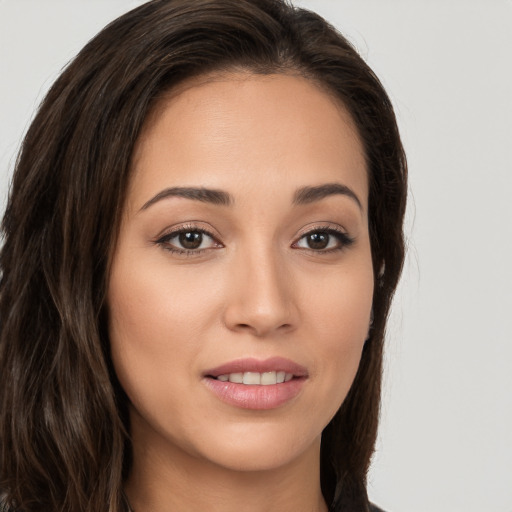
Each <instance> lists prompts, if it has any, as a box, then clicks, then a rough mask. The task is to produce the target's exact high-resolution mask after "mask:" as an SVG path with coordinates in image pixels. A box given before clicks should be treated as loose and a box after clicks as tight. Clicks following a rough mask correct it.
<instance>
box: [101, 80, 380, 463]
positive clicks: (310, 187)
mask: <svg viewBox="0 0 512 512" xmlns="http://www.w3.org/2000/svg"><path fill="white" fill-rule="evenodd" d="M367 198H368V182H367V172H366V168H365V161H364V155H363V150H362V146H361V143H360V141H359V139H358V136H357V132H356V129H355V127H354V124H353V122H352V120H351V119H350V117H349V115H348V114H347V112H346V111H345V110H344V108H343V107H342V106H341V105H340V104H339V103H338V102H337V101H336V100H335V99H333V98H332V97H331V96H329V95H328V94H327V93H326V92H324V91H323V90H321V89H320V88H318V87H317V86H316V85H315V84H313V83H312V82H310V81H308V80H306V79H304V78H301V77H297V76H287V75H270V76H254V75H249V74H246V75H242V74H233V75H229V76H227V75H224V76H217V77H210V78H209V79H205V80H203V81H199V80H196V81H194V82H190V83H188V84H186V86H182V87H181V88H180V89H178V90H175V91H174V92H173V93H172V94H170V95H169V96H168V97H167V98H166V99H165V100H162V101H161V103H160V105H159V107H158V108H157V109H156V110H155V111H154V112H153V113H152V115H151V116H150V118H149V119H148V121H147V123H146V126H145V129H144V131H143V134H142V136H141V138H140V140H139V142H138V145H137V147H136V151H135V155H134V169H133V175H132V179H131V183H130V187H129V191H128V196H127V199H126V204H125V208H124V214H123V220H122V224H121V228H120V234H119V239H118V243H117V246H116V248H115V253H114V258H113V266H112V271H111V275H110V282H109V291H108V306H109V322H110V323H109V329H110V341H111V351H112V358H113V362H114V366H115V369H116V372H117V375H118V378H119V381H120V383H121V385H122V386H123V388H124V390H125V391H126V393H127V395H128V397H129V400H130V418H131V430H132V437H133V442H134V447H135V448H136V445H137V443H140V444H141V445H142V444H143V445H144V446H145V447H146V448H147V449H149V450H153V451H154V452H155V453H159V454H165V453H168V454H169V455H172V457H173V458H174V460H176V458H177V457H178V458H181V459H180V460H185V459H187V458H190V459H193V460H194V461H196V462H204V463H208V464H212V465H213V466H217V467H224V468H228V469H236V470H242V471H243V470H264V469H270V468H279V467H282V466H284V465H286V464H290V463H293V462H296V461H300V460H306V459H308V458H309V459H311V457H313V458H315V457H316V458H317V456H318V450H319V445H320V436H321V432H322V429H323V428H324V427H325V426H326V425H327V423H328V422H329V421H330V419H331V418H332V416H333V415H334V414H335V412H336V411H337V409H338V408H339V407H340V405H341V403H342V402H343V400H344V398H345V397H346V395H347V393H348V391H349V388H350V386H351V384H352V381H353V379H354V376H355V373H356V371H357V368H358V364H359V361H360V357H361V350H362V347H363V344H364V341H365V339H366V337H367V333H368V324H369V318H370V311H371V301H372V294H373V271H372V262H371V252H370V242H369V235H368V220H367V213H368V212H367V207H368V201H367ZM283 381H284V382H283ZM135 453H137V450H136V449H135Z"/></svg>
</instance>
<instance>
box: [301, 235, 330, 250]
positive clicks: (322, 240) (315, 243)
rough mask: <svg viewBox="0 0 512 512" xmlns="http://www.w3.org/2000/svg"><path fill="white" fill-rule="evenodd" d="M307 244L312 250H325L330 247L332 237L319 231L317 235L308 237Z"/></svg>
mask: <svg viewBox="0 0 512 512" xmlns="http://www.w3.org/2000/svg"><path fill="white" fill-rule="evenodd" d="M305 238H306V243H307V245H308V247H309V248H310V249H315V250H319V249H325V248H326V247H327V246H328V245H329V240H330V238H331V235H329V233H326V232H324V231H318V232H316V233H310V234H309V235H306V237H305Z"/></svg>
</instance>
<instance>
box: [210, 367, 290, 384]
mask: <svg viewBox="0 0 512 512" xmlns="http://www.w3.org/2000/svg"><path fill="white" fill-rule="evenodd" d="M207 377H209V378H212V379H216V380H220V381H221V382H233V383H235V384H245V385H246V386H271V385H273V384H283V383H284V382H288V381H290V380H292V379H293V378H294V377H295V376H294V375H293V373H287V372H285V371H284V370H279V371H270V372H263V373H260V372H243V373H241V372H235V373H225V374H222V375H219V376H217V377H213V376H211V375H207ZM295 378H296V377H295Z"/></svg>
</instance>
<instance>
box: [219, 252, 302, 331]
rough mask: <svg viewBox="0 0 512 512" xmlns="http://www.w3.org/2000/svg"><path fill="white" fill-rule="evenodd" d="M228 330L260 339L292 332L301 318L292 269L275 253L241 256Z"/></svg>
mask: <svg viewBox="0 0 512 512" xmlns="http://www.w3.org/2000/svg"><path fill="white" fill-rule="evenodd" d="M231 270H232V274H231V275H232V279H231V281H230V286H229V293H228V300H227V302H226V307H225V310H224V321H225V324H226V326H227V327H228V328H229V329H230V330H233V331H238V332H246V333H248V334H251V335H253V336H256V337H258V338H263V337H270V336H273V335H279V334H283V333H286V332H290V331H292V330H294V329H295V328H296V327H297V324H298V321H299V314H298V308H297V300H296V290H295V283H294V281H293V276H292V275H291V272H290V269H289V268H286V265H285V262H284V261H282V259H281V258H280V257H279V255H278V254H276V252H275V251H273V250H272V249H270V248H269V249H265V250H260V251H257V253H254V252H253V253H251V254H247V253H245V254H240V255H239V256H238V257H237V258H236V261H235V262H234V264H233V267H232V269H231Z"/></svg>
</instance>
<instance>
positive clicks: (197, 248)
mask: <svg viewBox="0 0 512 512" xmlns="http://www.w3.org/2000/svg"><path fill="white" fill-rule="evenodd" d="M156 243H157V244H158V245H161V246H162V247H163V248H164V249H166V250H168V251H171V252H174V253H188V254H190V255H191V254H193V253H197V254H199V253H201V252H202V251H203V250H206V249H213V248H216V247H222V244H220V243H219V242H218V241H217V240H216V239H215V238H214V237H213V235H210V234H209V233H207V232H206V231H204V230H203V229H190V228H188V229H187V228H185V229H182V230H179V231H174V232H173V233H169V234H167V235H164V236H162V237H161V238H159V239H158V240H157V241H156Z"/></svg>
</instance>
